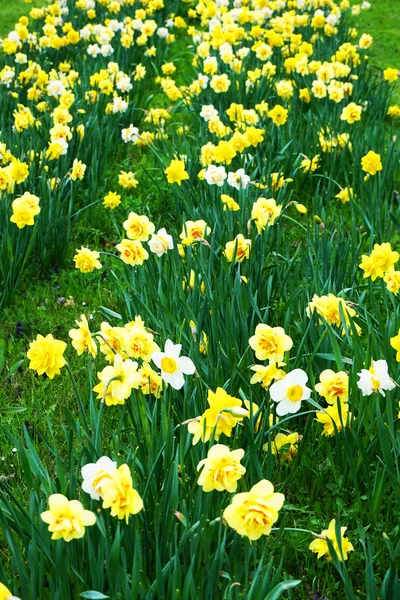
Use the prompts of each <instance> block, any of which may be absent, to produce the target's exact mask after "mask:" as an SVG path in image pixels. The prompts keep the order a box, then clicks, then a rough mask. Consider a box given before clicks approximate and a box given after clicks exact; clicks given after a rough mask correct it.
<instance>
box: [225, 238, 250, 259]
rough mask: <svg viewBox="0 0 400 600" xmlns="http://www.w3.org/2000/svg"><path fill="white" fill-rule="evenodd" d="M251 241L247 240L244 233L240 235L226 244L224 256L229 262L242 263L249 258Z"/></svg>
mask: <svg viewBox="0 0 400 600" xmlns="http://www.w3.org/2000/svg"><path fill="white" fill-rule="evenodd" d="M250 248H251V240H249V239H245V237H244V235H243V234H242V233H239V234H238V235H237V236H236V237H235V239H234V240H232V241H231V242H227V243H226V244H225V250H224V255H225V258H226V260H228V261H229V262H233V261H235V262H242V261H243V260H244V259H245V258H249V256H250Z"/></svg>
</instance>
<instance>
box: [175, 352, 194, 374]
mask: <svg viewBox="0 0 400 600" xmlns="http://www.w3.org/2000/svg"><path fill="white" fill-rule="evenodd" d="M178 364H179V369H180V370H181V371H182V373H184V374H185V375H193V373H194V372H195V371H196V367H195V365H194V362H193V361H192V359H191V358H189V357H187V356H182V357H181V358H180V359H179V361H178Z"/></svg>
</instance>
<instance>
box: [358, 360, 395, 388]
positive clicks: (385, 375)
mask: <svg viewBox="0 0 400 600" xmlns="http://www.w3.org/2000/svg"><path fill="white" fill-rule="evenodd" d="M388 370H389V367H388V364H387V362H386V360H383V359H381V360H373V361H372V365H371V366H370V368H369V369H361V371H360V373H357V375H358V376H359V380H358V381H357V387H358V388H359V389H360V390H361V392H362V395H363V396H370V395H371V394H373V393H374V392H379V393H380V394H382V396H385V391H390V390H393V389H394V388H395V387H396V385H395V383H394V381H393V379H392V378H391V377H390V375H389V372H388Z"/></svg>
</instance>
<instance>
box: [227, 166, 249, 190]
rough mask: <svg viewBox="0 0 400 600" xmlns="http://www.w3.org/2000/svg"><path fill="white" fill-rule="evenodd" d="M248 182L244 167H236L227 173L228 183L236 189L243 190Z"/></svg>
mask: <svg viewBox="0 0 400 600" xmlns="http://www.w3.org/2000/svg"><path fill="white" fill-rule="evenodd" d="M249 183H250V177H249V176H248V175H246V173H245V172H244V169H238V170H237V171H235V172H233V171H230V172H229V173H228V185H231V186H232V187H234V188H236V189H237V190H245V189H246V188H247V187H248V185H249Z"/></svg>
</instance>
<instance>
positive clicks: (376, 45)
mask: <svg viewBox="0 0 400 600" xmlns="http://www.w3.org/2000/svg"><path fill="white" fill-rule="evenodd" d="M353 4H360V2H358V1H357V2H353ZM399 18H400V0H371V8H370V9H369V10H366V11H361V13H360V15H359V16H354V17H352V18H351V22H352V23H354V26H355V27H356V28H357V30H358V33H359V35H361V34H363V33H369V34H370V35H372V37H373V39H374V41H373V44H372V46H371V47H370V48H369V50H368V55H369V63H370V65H371V66H372V67H376V68H379V69H386V68H387V67H392V68H397V69H400V28H399V26H398V23H399ZM396 102H397V103H399V102H400V83H397V85H396V90H395V92H394V94H393V104H394V103H396Z"/></svg>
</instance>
